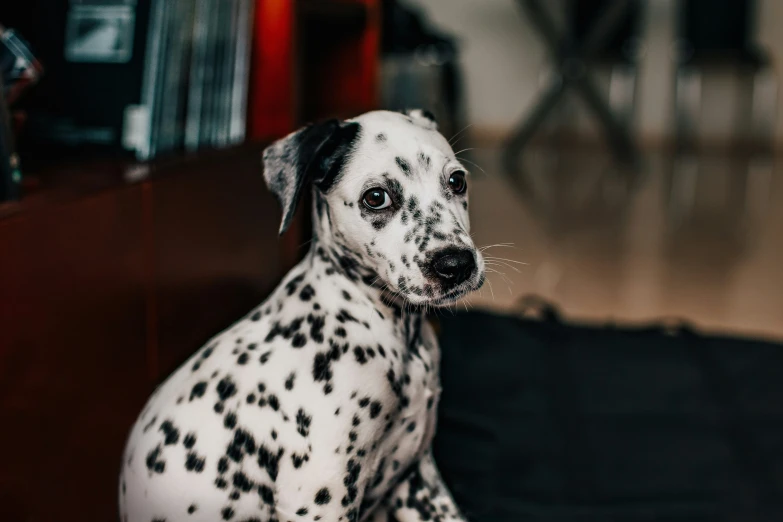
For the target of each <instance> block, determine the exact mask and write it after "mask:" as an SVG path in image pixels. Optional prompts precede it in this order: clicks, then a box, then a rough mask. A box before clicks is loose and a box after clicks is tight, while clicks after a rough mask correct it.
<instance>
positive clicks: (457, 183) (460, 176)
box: [449, 170, 468, 194]
mask: <svg viewBox="0 0 783 522" xmlns="http://www.w3.org/2000/svg"><path fill="white" fill-rule="evenodd" d="M449 187H451V190H452V191H454V193H455V194H463V193H464V192H465V191H466V190H467V189H468V182H467V181H466V180H465V173H464V172H463V171H461V170H455V171H454V172H452V173H451V175H450V176H449Z"/></svg>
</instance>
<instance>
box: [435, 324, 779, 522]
mask: <svg viewBox="0 0 783 522" xmlns="http://www.w3.org/2000/svg"><path fill="white" fill-rule="evenodd" d="M545 315H547V317H546V318H544V319H542V320H539V319H521V318H519V317H516V316H501V315H495V314H490V313H482V312H470V313H460V314H457V315H455V316H448V315H447V316H446V317H442V318H441V319H440V323H441V332H442V333H441V343H442V352H443V365H442V381H443V388H444V391H443V397H442V401H441V407H440V428H439V432H438V435H437V437H436V441H435V448H434V451H435V457H436V459H437V461H438V463H439V466H440V468H441V472H442V473H443V476H444V479H445V480H446V482H447V483H448V484H449V486H450V487H451V489H452V491H453V493H454V495H455V497H456V499H457V501H458V503H459V504H460V505H461V506H462V507H463V509H464V510H465V511H466V513H467V514H468V515H469V516H470V518H471V520H474V521H476V522H479V521H493V522H500V521H506V520H507V521H515V522H517V521H522V520H546V521H560V520H563V521H571V520H585V521H604V520H607V521H608V520H611V521H626V520H627V521H635V520H673V521H680V520H682V521H707V520H709V521H712V520H737V521H750V520H770V521H771V520H783V487H782V485H783V346H781V345H777V344H773V343H768V342H761V341H752V340H743V339H730V338H718V337H708V336H703V335H699V334H697V333H694V332H692V331H690V330H688V329H685V328H682V329H677V330H674V331H673V330H672V329H669V328H663V327H649V328H615V327H611V326H610V327H593V326H580V325H571V324H565V323H564V322H562V321H561V320H559V319H558V317H557V315H556V314H555V313H553V312H552V311H550V313H548V314H545Z"/></svg>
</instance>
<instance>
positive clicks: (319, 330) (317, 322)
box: [310, 316, 326, 343]
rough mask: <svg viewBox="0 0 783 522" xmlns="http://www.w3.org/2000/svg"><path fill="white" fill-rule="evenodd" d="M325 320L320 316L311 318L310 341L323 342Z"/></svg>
mask: <svg viewBox="0 0 783 522" xmlns="http://www.w3.org/2000/svg"><path fill="white" fill-rule="evenodd" d="M325 324H326V319H325V318H324V317H322V316H316V317H313V320H312V321H311V322H310V339H312V340H313V341H315V342H317V343H322V342H324V325H325Z"/></svg>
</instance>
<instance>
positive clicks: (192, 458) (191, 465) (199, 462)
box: [185, 451, 205, 473]
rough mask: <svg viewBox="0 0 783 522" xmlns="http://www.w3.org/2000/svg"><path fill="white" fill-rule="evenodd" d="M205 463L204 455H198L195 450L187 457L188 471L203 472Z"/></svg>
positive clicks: (186, 466)
mask: <svg viewBox="0 0 783 522" xmlns="http://www.w3.org/2000/svg"><path fill="white" fill-rule="evenodd" d="M204 464H205V459H204V458H203V457H199V456H198V455H196V453H195V452H192V451H191V452H189V453H188V456H187V458H186V459H185V469H187V470H188V471H195V472H196V473H201V472H202V471H204Z"/></svg>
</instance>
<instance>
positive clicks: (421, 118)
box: [405, 109, 438, 131]
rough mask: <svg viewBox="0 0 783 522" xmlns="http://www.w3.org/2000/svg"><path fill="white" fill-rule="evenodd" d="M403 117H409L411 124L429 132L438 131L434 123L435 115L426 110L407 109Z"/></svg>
mask: <svg viewBox="0 0 783 522" xmlns="http://www.w3.org/2000/svg"><path fill="white" fill-rule="evenodd" d="M405 115H406V116H409V117H410V118H411V119H412V120H413V123H415V124H416V125H418V126H420V127H424V128H425V129H429V130H434V131H436V130H438V122H436V121H435V115H434V114H432V113H431V112H430V111H428V110H427V109H407V110H406V111H405Z"/></svg>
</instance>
